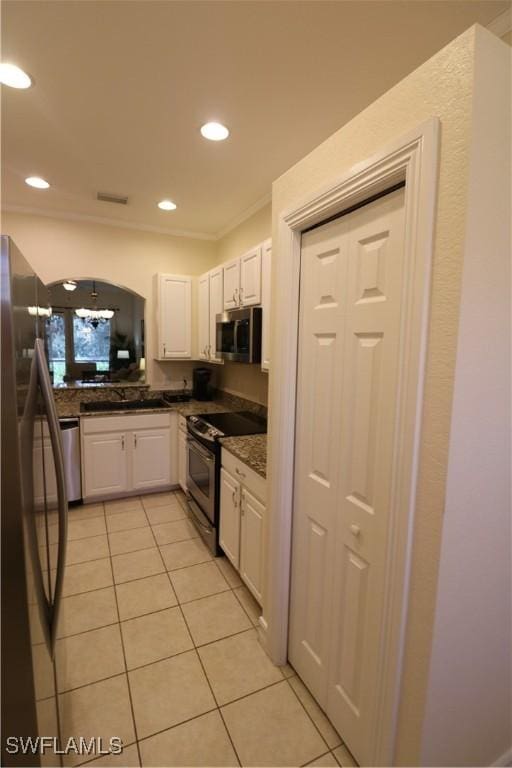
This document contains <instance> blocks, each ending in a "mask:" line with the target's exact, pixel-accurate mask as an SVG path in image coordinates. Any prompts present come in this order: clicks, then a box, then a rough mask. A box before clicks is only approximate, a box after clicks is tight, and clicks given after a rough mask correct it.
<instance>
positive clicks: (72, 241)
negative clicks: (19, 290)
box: [1, 193, 217, 388]
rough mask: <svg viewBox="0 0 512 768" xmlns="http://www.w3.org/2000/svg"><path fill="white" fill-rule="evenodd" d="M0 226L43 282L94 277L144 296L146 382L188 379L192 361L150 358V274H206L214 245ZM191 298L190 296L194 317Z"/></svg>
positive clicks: (30, 224)
mask: <svg viewBox="0 0 512 768" xmlns="http://www.w3.org/2000/svg"><path fill="white" fill-rule="evenodd" d="M43 194H45V193H43ZM1 224H2V234H6V235H10V236H11V237H12V238H13V240H14V242H15V243H16V244H17V246H18V247H19V249H20V250H21V252H22V253H23V255H24V256H25V258H26V259H27V260H28V261H29V262H30V264H31V265H32V267H33V268H34V269H35V270H36V272H37V273H38V275H39V276H40V278H41V279H42V280H43V281H44V282H45V283H52V282H57V281H59V280H64V279H65V278H75V279H79V278H86V277H89V278H91V277H94V278H96V279H98V280H106V281H107V282H111V283H115V284H116V285H119V286H121V287H124V288H129V289H130V290H132V291H135V292H136V293H138V294H139V295H140V296H142V297H143V298H145V299H146V324H145V347H146V370H147V380H148V381H149V383H150V384H151V386H153V387H155V388H159V387H166V386H173V385H174V386H181V385H182V379H183V376H186V377H187V379H188V380H189V382H190V381H191V378H192V368H193V363H191V362H190V363H188V362H184V363H172V362H169V363H167V362H165V363H160V362H157V361H156V360H154V359H153V355H154V354H155V352H156V349H157V347H156V317H155V315H156V293H155V282H154V276H155V274H156V273H157V272H169V273H176V274H180V275H200V274H202V273H203V272H206V271H207V270H208V269H210V268H211V267H212V266H213V265H214V264H216V263H217V257H216V243H215V242H213V241H208V240H193V239H191V238H188V237H174V236H172V235H163V234H156V233H153V232H145V231H141V230H135V229H124V228H122V227H114V226H109V225H105V224H94V223H89V222H82V221H70V220H66V219H59V218H53V217H49V216H35V215H32V214H22V213H9V212H3V213H2V222H1ZM195 298H196V297H195V292H194V293H193V316H194V318H195V314H196V313H195ZM193 328H194V326H193Z"/></svg>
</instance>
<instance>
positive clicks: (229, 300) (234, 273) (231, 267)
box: [223, 259, 240, 309]
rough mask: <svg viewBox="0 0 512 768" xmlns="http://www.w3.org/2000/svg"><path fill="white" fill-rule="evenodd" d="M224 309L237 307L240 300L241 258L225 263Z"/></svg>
mask: <svg viewBox="0 0 512 768" xmlns="http://www.w3.org/2000/svg"><path fill="white" fill-rule="evenodd" d="M223 282H224V309H236V308H237V307H238V305H239V302H240V259H234V261H230V262H228V263H227V264H224V281H223Z"/></svg>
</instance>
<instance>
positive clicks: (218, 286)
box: [209, 267, 224, 363]
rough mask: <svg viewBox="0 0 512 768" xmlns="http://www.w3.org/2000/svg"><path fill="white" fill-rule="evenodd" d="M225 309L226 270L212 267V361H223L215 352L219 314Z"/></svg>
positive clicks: (210, 352) (210, 349) (210, 347)
mask: <svg viewBox="0 0 512 768" xmlns="http://www.w3.org/2000/svg"><path fill="white" fill-rule="evenodd" d="M223 311H224V270H223V268H222V267H217V268H216V269H212V270H211V272H210V346H209V354H210V360H211V361H212V362H218V363H220V362H223V361H222V358H220V357H218V356H217V355H216V354H215V348H216V342H217V327H216V318H217V315H220V314H222V312H223Z"/></svg>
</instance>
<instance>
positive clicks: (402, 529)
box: [260, 118, 439, 765]
mask: <svg viewBox="0 0 512 768" xmlns="http://www.w3.org/2000/svg"><path fill="white" fill-rule="evenodd" d="M438 142H439V120H438V119H437V118H432V119H430V120H428V121H427V122H425V123H423V124H421V125H420V126H418V128H416V129H415V130H413V131H410V132H409V133H408V134H406V135H405V136H403V137H401V138H400V139H398V140H396V141H394V142H393V143H392V144H391V145H390V146H388V147H387V148H386V149H384V150H383V151H381V152H379V153H378V154H377V155H375V156H374V157H372V158H370V159H368V160H364V161H362V162H361V163H359V164H357V165H356V166H354V167H353V168H352V169H351V170H350V171H349V172H348V173H346V174H343V176H342V177H341V178H338V179H334V180H333V181H332V183H330V184H329V185H327V186H326V187H325V188H323V189H322V190H320V191H317V192H316V193H315V194H312V195H310V196H308V198H307V199H306V200H305V201H303V202H302V203H301V204H300V205H296V206H294V208H293V209H292V210H289V211H287V212H285V213H283V214H281V215H280V217H279V220H278V222H277V236H278V242H277V249H276V251H277V258H276V259H275V272H274V274H273V279H274V282H273V285H272V292H273V295H274V296H275V300H274V301H273V302H272V308H273V311H274V312H275V314H276V317H275V320H274V326H275V327H276V328H279V329H280V332H279V334H277V335H276V336H275V338H274V346H273V348H272V358H273V360H274V363H273V370H272V377H271V382H270V423H269V464H268V467H269V477H268V486H269V507H270V509H271V510H278V511H279V513H278V514H276V513H274V514H270V515H269V524H268V530H267V564H268V567H267V583H266V588H265V592H264V600H265V602H264V606H263V608H264V611H263V613H264V617H265V618H264V622H265V623H266V624H267V627H268V629H267V632H266V633H260V639H261V640H262V642H263V643H264V645H265V647H266V649H267V652H268V653H269V655H270V657H271V658H272V660H273V661H274V663H276V664H279V665H283V664H285V663H286V659H287V646H288V609H289V592H290V564H291V526H292V515H293V485H294V443H295V407H296V370H297V346H298V313H299V283H300V244H301V232H302V231H303V230H304V229H307V228H308V227H310V226H311V225H313V224H316V223H319V222H321V221H323V220H325V219H326V218H328V217H329V216H331V215H333V214H335V213H339V212H340V211H342V210H343V209H345V208H347V207H349V206H350V205H353V204H354V203H356V202H358V201H362V200H364V199H366V198H368V197H369V196H371V195H372V194H374V193H376V192H378V191H382V190H384V189H386V188H388V187H389V186H391V185H392V184H394V183H395V182H397V181H400V180H404V179H405V181H406V188H405V242H406V245H405V247H406V253H407V254H408V256H409V258H408V261H407V274H406V275H405V277H404V280H405V287H404V305H403V319H402V327H401V353H400V355H401V357H400V388H401V391H402V393H403V394H401V395H400V397H399V398H398V400H399V407H398V413H397V424H398V426H397V436H396V441H395V446H394V462H393V463H394V479H393V500H392V505H391V506H392V518H391V519H392V522H391V525H390V534H389V542H388V546H389V556H388V563H389V568H388V573H387V574H386V582H387V587H386V590H385V591H386V595H387V599H386V605H385V620H384V630H383V637H382V643H381V654H380V662H379V670H380V671H379V681H378V684H377V689H376V700H377V704H376V715H375V745H374V760H373V763H372V764H375V765H393V764H394V760H393V752H394V739H395V731H396V720H397V712H398V704H399V692H400V682H401V672H402V659H403V651H404V638H405V628H406V619H407V615H406V613H407V596H408V587H409V570H410V559H411V541H412V529H413V521H414V512H415V495H416V476H417V470H418V466H417V465H418V455H419V443H420V430H421V406H422V398H423V378H424V369H425V358H426V347H427V327H428V309H429V290H430V272H431V263H432V249H433V230H434V214H435V201H436V190H437V157H438ZM397 520H400V524H399V525H398V524H397ZM393 521H394V523H393ZM261 623H262V622H260V624H261Z"/></svg>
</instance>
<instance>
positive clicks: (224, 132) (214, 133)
mask: <svg viewBox="0 0 512 768" xmlns="http://www.w3.org/2000/svg"><path fill="white" fill-rule="evenodd" d="M201 135H202V136H204V138H205V139H209V141H224V139H227V137H228V136H229V131H228V129H227V128H226V126H225V125H222V123H205V124H204V125H202V126H201Z"/></svg>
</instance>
